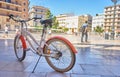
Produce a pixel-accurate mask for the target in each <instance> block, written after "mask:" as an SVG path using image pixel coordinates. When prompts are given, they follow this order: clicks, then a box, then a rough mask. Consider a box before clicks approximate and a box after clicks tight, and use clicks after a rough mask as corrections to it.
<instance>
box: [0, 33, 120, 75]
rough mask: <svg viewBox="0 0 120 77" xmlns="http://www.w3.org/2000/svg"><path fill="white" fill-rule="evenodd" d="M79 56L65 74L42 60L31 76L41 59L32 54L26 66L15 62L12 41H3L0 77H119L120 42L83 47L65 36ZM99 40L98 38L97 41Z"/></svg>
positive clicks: (101, 42)
mask: <svg viewBox="0 0 120 77" xmlns="http://www.w3.org/2000/svg"><path fill="white" fill-rule="evenodd" d="M64 37H67V39H69V40H70V41H71V42H72V43H73V45H74V46H75V48H76V49H77V51H78V53H77V54H76V64H75V66H74V67H73V69H72V70H70V71H68V72H66V73H59V72H56V71H54V70H53V69H52V68H51V67H50V66H49V65H48V64H47V62H46V61H45V59H44V57H42V58H41V59H40V61H39V64H38V66H37V68H36V70H35V73H31V72H32V70H33V68H34V66H35V63H36V61H37V59H38V57H39V56H37V55H36V54H33V53H32V52H31V51H28V52H27V56H26V58H25V60H24V61H23V62H19V61H17V59H16V56H15V54H14V49H13V39H6V38H4V39H3V38H2V39H0V77H120V71H119V69H120V44H119V42H120V41H119V40H117V41H116V40H102V39H100V40H98V39H96V40H95V39H93V37H92V39H89V43H80V42H79V40H80V37H79V36H74V37H75V39H73V35H70V36H68V35H66V36H64ZM97 38H98V37H97Z"/></svg>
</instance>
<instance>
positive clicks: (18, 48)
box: [14, 35, 26, 61]
mask: <svg viewBox="0 0 120 77" xmlns="http://www.w3.org/2000/svg"><path fill="white" fill-rule="evenodd" d="M14 51H15V55H16V57H17V59H18V60H19V61H23V60H24V59H25V56H26V51H25V50H24V49H23V46H22V41H21V40H20V36H19V35H17V36H16V37H15V39H14Z"/></svg>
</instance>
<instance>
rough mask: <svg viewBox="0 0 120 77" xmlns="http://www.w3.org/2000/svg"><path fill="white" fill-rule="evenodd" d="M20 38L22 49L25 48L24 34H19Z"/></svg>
mask: <svg viewBox="0 0 120 77" xmlns="http://www.w3.org/2000/svg"><path fill="white" fill-rule="evenodd" d="M20 40H21V42H22V46H23V49H24V50H25V49H26V48H27V45H26V41H25V39H24V36H22V35H20Z"/></svg>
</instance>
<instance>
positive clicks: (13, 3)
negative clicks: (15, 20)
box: [0, 1, 21, 7]
mask: <svg viewBox="0 0 120 77" xmlns="http://www.w3.org/2000/svg"><path fill="white" fill-rule="evenodd" d="M0 3H2V4H7V5H10V6H17V7H21V5H20V4H18V3H15V2H11V3H8V2H4V1H0Z"/></svg>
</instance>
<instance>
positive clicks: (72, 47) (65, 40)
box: [46, 36, 77, 53]
mask: <svg viewBox="0 0 120 77" xmlns="http://www.w3.org/2000/svg"><path fill="white" fill-rule="evenodd" d="M51 39H60V40H63V41H64V42H65V43H67V44H68V45H69V46H70V48H71V50H72V51H73V52H74V53H77V51H76V49H75V47H74V46H73V45H72V43H71V42H70V41H69V40H67V39H66V38H63V37H61V36H54V37H51V38H49V39H48V40H47V41H46V43H47V42H48V41H49V40H51Z"/></svg>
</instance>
